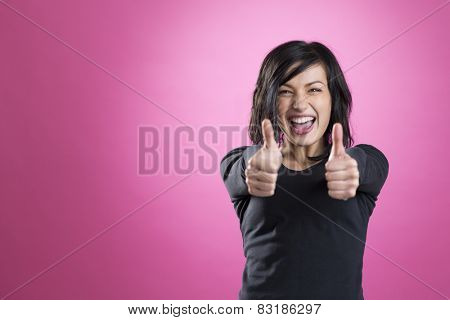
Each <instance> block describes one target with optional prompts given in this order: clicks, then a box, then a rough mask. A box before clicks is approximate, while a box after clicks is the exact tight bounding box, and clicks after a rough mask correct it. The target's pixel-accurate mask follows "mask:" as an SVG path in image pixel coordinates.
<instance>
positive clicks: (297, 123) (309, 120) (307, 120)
mask: <svg viewBox="0 0 450 320" xmlns="http://www.w3.org/2000/svg"><path fill="white" fill-rule="evenodd" d="M315 122H316V118H315V117H313V116H307V117H301V118H290V119H289V123H290V125H291V128H292V131H293V132H294V133H296V134H298V135H304V134H307V133H308V132H310V131H311V130H312V128H313V125H314V123H315Z"/></svg>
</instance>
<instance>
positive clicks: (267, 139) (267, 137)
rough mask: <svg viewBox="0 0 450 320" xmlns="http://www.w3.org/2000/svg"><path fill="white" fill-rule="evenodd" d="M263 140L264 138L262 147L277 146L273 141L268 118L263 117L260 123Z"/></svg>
mask: <svg viewBox="0 0 450 320" xmlns="http://www.w3.org/2000/svg"><path fill="white" fill-rule="evenodd" d="M261 128H262V134H263V140H264V148H266V149H271V148H274V147H277V143H276V141H275V137H274V133H273V128H272V123H271V122H270V120H269V119H264V120H263V122H262V125H261Z"/></svg>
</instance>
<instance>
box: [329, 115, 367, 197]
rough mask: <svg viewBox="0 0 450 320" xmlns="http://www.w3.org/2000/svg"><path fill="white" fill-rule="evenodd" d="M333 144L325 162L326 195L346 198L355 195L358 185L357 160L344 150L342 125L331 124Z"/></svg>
mask: <svg viewBox="0 0 450 320" xmlns="http://www.w3.org/2000/svg"><path fill="white" fill-rule="evenodd" d="M332 138H333V145H332V147H331V152H330V156H329V158H328V161H327V163H326V164H325V170H326V172H325V178H326V180H327V187H328V195H329V196H330V197H332V198H334V199H341V200H347V199H349V198H353V197H354V196H355V195H356V190H357V189H358V187H359V170H358V162H357V161H356V160H355V159H353V158H352V157H351V156H350V155H348V154H347V153H346V152H345V148H344V144H343V142H342V140H343V133H342V125H341V124H340V123H335V124H334V125H333V132H332Z"/></svg>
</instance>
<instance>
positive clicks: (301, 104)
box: [292, 96, 308, 111]
mask: <svg viewBox="0 0 450 320" xmlns="http://www.w3.org/2000/svg"><path fill="white" fill-rule="evenodd" d="M292 107H293V108H294V109H297V110H299V111H303V110H306V109H308V101H307V99H306V98H304V97H300V96H298V97H297V98H296V99H295V100H294V104H293V106H292Z"/></svg>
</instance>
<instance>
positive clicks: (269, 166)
mask: <svg viewBox="0 0 450 320" xmlns="http://www.w3.org/2000/svg"><path fill="white" fill-rule="evenodd" d="M261 128H262V133H263V139H264V145H263V146H262V147H261V148H260V149H259V150H258V151H257V152H256V153H255V154H254V155H253V156H252V157H251V158H250V159H249V160H248V166H247V169H246V170H245V177H246V179H245V182H246V183H247V187H248V192H249V193H250V194H251V195H253V196H257V197H270V196H272V195H274V193H275V186H276V181H277V178H278V170H279V168H280V166H281V163H282V160H283V156H282V153H281V147H278V145H277V143H276V141H275V138H274V133H273V128H272V123H271V122H270V120H269V119H264V120H263V122H262V125H261Z"/></svg>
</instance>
